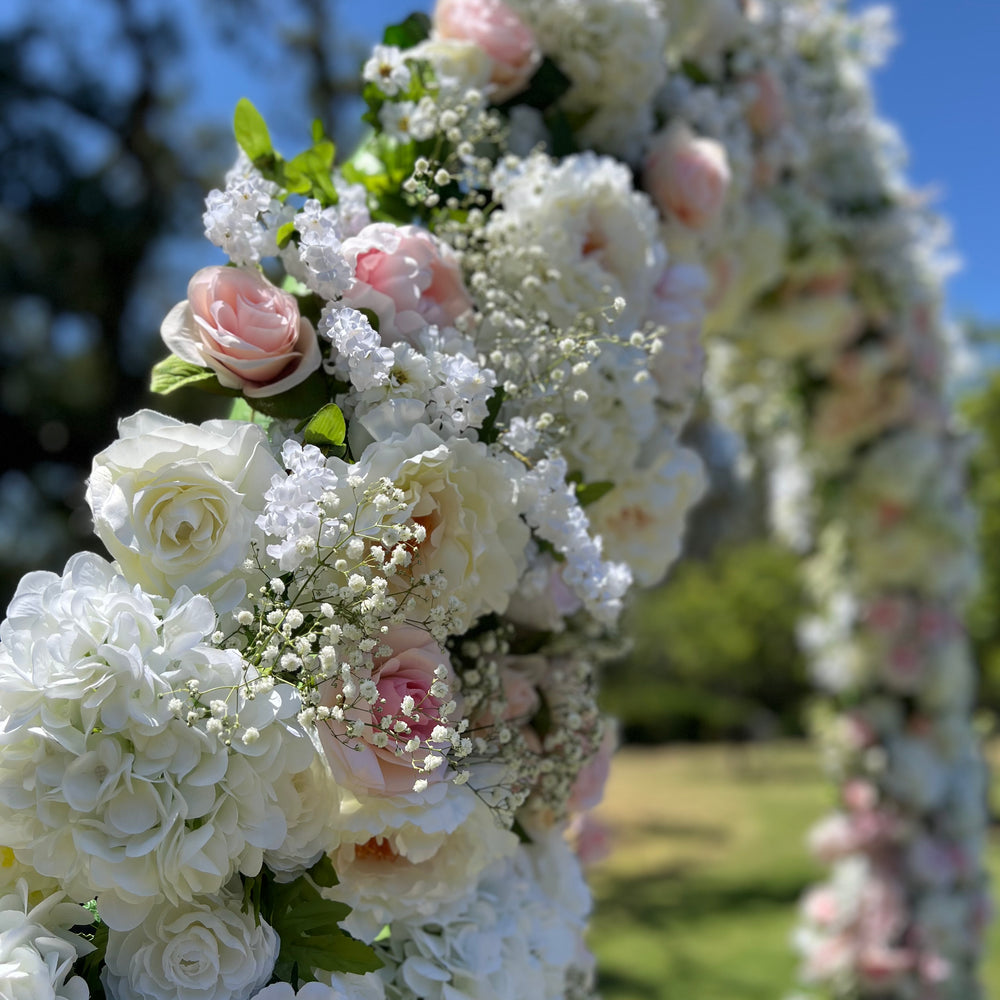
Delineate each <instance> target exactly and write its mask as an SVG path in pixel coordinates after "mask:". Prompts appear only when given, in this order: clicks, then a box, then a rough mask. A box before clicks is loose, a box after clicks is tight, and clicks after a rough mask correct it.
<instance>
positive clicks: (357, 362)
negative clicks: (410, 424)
mask: <svg viewBox="0 0 1000 1000" xmlns="http://www.w3.org/2000/svg"><path fill="white" fill-rule="evenodd" d="M319 333H320V334H321V335H322V336H325V337H329V338H330V340H331V341H332V343H333V347H334V353H332V354H331V356H330V358H329V360H328V361H325V362H324V363H323V367H324V368H325V369H326V371H327V372H329V373H330V374H331V375H336V376H337V377H338V378H341V379H343V380H344V381H349V382H350V383H351V384H352V385H353V386H354V388H355V389H356V390H357V391H358V392H364V391H365V390H366V389H374V388H377V387H379V386H388V385H389V379H390V374H391V373H392V369H393V366H394V364H395V363H396V355H395V354H394V353H393V351H392V350H391V349H390V348H388V347H383V346H382V338H381V337H380V336H379V335H378V332H377V331H376V330H375V329H373V327H372V325H371V323H370V322H369V321H368V317H367V316H365V315H364V313H360V312H358V310H357V309H346V308H337V307H328V308H326V309H324V311H323V316H322V318H321V320H320V324H319Z"/></svg>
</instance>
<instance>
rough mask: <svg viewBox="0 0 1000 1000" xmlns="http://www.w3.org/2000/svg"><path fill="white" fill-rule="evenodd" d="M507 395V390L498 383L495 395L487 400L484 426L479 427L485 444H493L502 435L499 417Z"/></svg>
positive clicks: (481, 439)
mask: <svg viewBox="0 0 1000 1000" xmlns="http://www.w3.org/2000/svg"><path fill="white" fill-rule="evenodd" d="M506 396H507V390H506V389H504V387H503V386H502V385H498V386H497V387H496V389H495V390H494V392H493V395H492V396H490V398H489V399H488V400H487V401H486V419H485V420H484V421H483V426H482V427H480V428H479V440H480V441H482V442H483V443H484V444H493V442H494V441H496V439H497V438H498V437H500V428H499V427H498V426H497V418H498V417H499V416H500V407H501V406H503V401H504V399H505V398H506Z"/></svg>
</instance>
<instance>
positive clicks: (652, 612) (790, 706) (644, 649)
mask: <svg viewBox="0 0 1000 1000" xmlns="http://www.w3.org/2000/svg"><path fill="white" fill-rule="evenodd" d="M800 562H801V558H800V556H798V555H796V554H795V553H792V552H790V551H788V550H787V549H785V548H783V547H781V546H780V545H778V544H777V543H776V542H773V541H766V540H761V539H756V540H750V541H741V542H732V543H727V544H725V545H721V546H719V547H718V548H717V549H716V550H715V551H714V552H713V553H712V555H711V556H709V557H708V558H707V559H705V560H698V561H696V560H687V561H684V562H682V563H681V564H680V565H678V566H677V567H676V568H675V570H674V571H673V574H672V576H671V578H670V580H669V581H668V582H667V583H666V584H665V585H664V586H663V587H661V588H659V589H657V590H655V591H652V592H650V593H648V594H643V595H642V596H641V597H640V598H639V599H638V600H637V601H636V603H635V605H634V607H633V608H632V609H631V611H630V614H629V616H628V620H627V622H626V631H627V632H628V633H630V634H631V635H633V636H634V637H635V640H634V646H633V648H632V650H631V652H630V654H629V656H628V657H627V659H626V660H625V661H624V662H623V663H621V664H620V665H618V666H616V667H615V668H614V670H613V672H611V673H610V674H609V676H608V677H607V679H606V682H605V687H604V697H605V707H606V708H607V709H608V711H610V712H611V713H612V714H614V715H616V716H617V717H618V718H619V719H620V720H621V723H622V730H623V735H624V737H625V738H626V739H627V740H632V741H637V742H663V741H666V740H676V739H682V740H697V739H754V738H763V737H768V736H776V735H779V734H790V733H799V732H801V723H800V711H801V708H802V704H803V702H804V700H805V698H806V697H807V696H808V694H809V692H810V685H809V681H808V677H807V674H806V666H805V661H804V658H803V656H802V654H801V652H800V651H799V649H798V646H797V644H796V639H795V630H796V625H797V623H798V621H799V619H800V618H801V617H802V615H803V614H804V613H805V611H806V606H807V605H806V598H805V595H804V591H803V588H802V585H801V583H800V581H799V567H800Z"/></svg>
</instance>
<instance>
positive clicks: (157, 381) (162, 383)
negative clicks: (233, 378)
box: [149, 354, 239, 396]
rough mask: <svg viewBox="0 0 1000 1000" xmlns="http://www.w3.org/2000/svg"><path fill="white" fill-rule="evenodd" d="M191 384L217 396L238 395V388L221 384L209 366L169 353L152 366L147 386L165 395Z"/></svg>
mask: <svg viewBox="0 0 1000 1000" xmlns="http://www.w3.org/2000/svg"><path fill="white" fill-rule="evenodd" d="M191 386H197V388H199V389H203V390H205V391H206V392H211V393H215V394H216V395H218V396H238V395H239V391H238V390H236V389H227V388H226V387H225V386H223V385H221V384H220V383H219V379H218V376H217V375H216V374H215V372H214V371H212V369H211V368H203V367H202V366H201V365H195V364H192V363H191V362H190V361H184V360H183V359H182V358H179V357H177V355H176V354H171V355H170V357H168V358H164V359H163V360H162V361H158V362H157V363H156V364H155V365H154V366H153V373H152V375H151V376H150V379H149V388H150V390H151V391H152V392H156V393H159V394H160V395H161V396H166V395H169V394H170V393H171V392H176V391H177V390H178V389H183V388H185V387H191Z"/></svg>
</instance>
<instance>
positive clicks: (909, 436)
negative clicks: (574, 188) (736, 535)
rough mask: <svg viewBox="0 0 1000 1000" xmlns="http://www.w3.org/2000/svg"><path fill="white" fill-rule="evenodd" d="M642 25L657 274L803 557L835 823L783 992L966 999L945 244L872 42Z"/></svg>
mask: <svg viewBox="0 0 1000 1000" xmlns="http://www.w3.org/2000/svg"><path fill="white" fill-rule="evenodd" d="M663 6H664V9H665V13H666V14H667V16H668V17H670V23H671V27H672V38H671V58H672V59H673V60H674V61H675V64H676V65H678V66H681V67H684V66H686V67H688V70H687V72H684V73H681V74H678V75H676V76H672V77H671V78H670V79H669V80H668V81H667V83H666V84H665V86H664V88H663V90H662V91H661V94H660V95H659V97H658V100H657V108H658V111H659V113H661V114H662V115H663V116H664V120H663V123H662V125H663V132H662V138H661V139H660V140H659V141H658V143H657V144H656V145H654V146H652V147H651V148H650V151H649V153H648V155H647V158H646V161H645V165H644V166H645V170H644V174H643V182H644V184H645V186H646V188H647V190H649V191H650V193H651V195H652V197H653V199H654V201H655V202H656V204H657V205H658V207H659V208H660V209H661V212H662V213H663V216H664V225H663V231H662V238H663V240H664V242H665V244H666V246H667V247H668V249H669V250H670V251H671V252H672V253H673V255H674V257H675V258H678V257H679V258H680V259H681V260H686V259H687V258H688V256H689V255H690V256H692V257H693V258H694V259H695V260H696V261H697V260H698V259H699V256H700V259H701V260H702V261H703V262H704V264H705V267H706V270H707V272H708V274H709V276H710V281H711V286H710V289H709V294H708V300H707V305H708V315H707V318H706V324H705V325H706V329H707V330H708V331H709V333H710V335H711V337H710V340H709V344H708V349H709V354H710V358H711V362H710V363H711V366H712V370H713V372H714V373H715V376H714V378H713V380H712V381H713V389H714V390H715V392H716V393H717V394H718V395H719V396H720V397H722V399H721V400H720V408H721V409H725V410H726V411H727V412H728V413H729V415H730V416H731V417H732V418H733V419H735V420H736V421H737V422H738V423H739V424H741V429H743V430H744V431H746V432H747V433H748V436H750V437H753V438H755V439H757V440H761V439H763V440H764V441H765V442H767V441H770V442H771V444H770V445H766V446H765V447H768V448H770V451H771V455H772V458H773V457H774V456H777V459H778V462H777V465H778V468H777V471H776V473H775V475H774V476H773V477H772V484H771V485H772V489H773V490H774V491H775V493H776V495H775V497H774V498H773V507H774V512H773V518H774V520H775V521H776V522H777V523H779V525H780V526H781V527H782V528H783V530H784V531H785V533H786V534H788V535H789V536H790V537H791V538H792V539H793V540H794V542H795V544H796V546H797V547H798V548H800V549H802V550H804V551H806V550H808V548H809V547H810V535H811V534H814V537H815V539H816V544H815V546H814V548H815V553H816V554H815V557H814V559H813V560H812V565H811V567H810V568H809V571H808V580H809V583H810V585H811V588H812V590H813V593H814V596H815V598H816V600H817V602H818V604H819V612H818V614H817V615H816V616H815V617H814V618H813V619H812V620H811V621H809V622H807V623H805V624H804V626H803V628H802V638H803V640H804V643H805V646H806V648H807V650H808V651H809V652H810V654H811V655H812V657H813V662H814V672H815V675H816V679H817V682H818V683H819V685H820V686H821V687H822V688H824V689H825V690H826V691H828V692H830V693H831V696H832V697H833V698H835V699H836V701H835V704H837V705H840V706H842V714H841V715H839V716H838V715H831V716H830V717H829V719H828V720H827V722H826V723H825V724H824V729H825V730H826V740H825V743H826V748H827V757H828V760H829V762H830V765H831V768H832V770H833V773H834V775H835V776H836V778H837V780H838V782H839V783H840V786H841V800H840V810H839V811H838V812H837V813H836V814H835V816H833V817H831V818H830V819H829V820H827V821H824V823H822V824H820V826H819V827H817V829H816V832H815V834H814V838H813V840H814V844H813V846H814V848H815V849H816V851H817V852H818V854H819V855H820V856H821V857H822V858H823V859H824V860H825V861H827V862H829V863H831V864H833V865H834V871H833V875H832V877H831V880H830V881H829V882H828V883H826V884H824V885H823V886H821V887H819V888H817V889H816V890H814V891H812V892H810V893H809V895H808V896H807V897H806V899H805V901H804V903H803V927H802V932H801V934H800V936H799V948H800V951H801V953H802V956H803V963H804V972H805V975H806V978H807V980H808V981H809V982H810V983H811V984H813V985H815V986H817V987H819V988H821V989H822V990H823V991H828V992H832V994H833V995H835V996H837V997H862V998H868V997H879V998H888V997H893V998H895V997H899V998H904V997H905V998H911V997H920V998H922V1000H924V998H927V1000H931V998H933V1000H945V998H955V1000H957V998H959V997H962V998H965V997H974V996H978V995H980V994H979V992H978V986H977V985H976V975H975V965H976V961H977V957H978V955H979V951H980V948H981V941H982V925H983V920H984V917H985V912H986V911H985V906H984V896H983V892H982V889H981V883H982V868H981V864H982V862H981V850H982V841H983V829H984V822H985V817H984V813H983V806H982V802H983V800H984V794H985V793H984V781H983V772H982V765H981V763H980V761H979V757H978V751H977V750H976V746H975V739H974V736H973V731H972V728H971V721H970V713H971V710H972V704H973V697H974V686H975V685H974V674H975V671H974V668H973V664H972V661H971V657H970V651H969V647H968V641H967V639H966V637H965V635H964V632H963V629H962V626H961V624H960V622H961V609H962V604H963V602H964V600H965V599H966V598H967V596H968V595H969V593H970V590H971V588H972V587H973V586H974V585H975V579H976V569H977V567H976V559H975V554H974V548H973V538H974V524H973V515H972V512H971V510H970V508H969V505H968V503H967V501H966V499H965V497H964V475H965V473H964V446H963V443H962V442H961V441H960V440H959V439H958V438H957V437H956V434H955V431H954V429H953V427H952V426H951V425H950V421H949V417H948V407H947V401H946V396H945V389H944V384H943V382H944V370H945V363H944V358H945V356H946V354H947V349H948V343H949V332H948V331H947V329H946V328H945V324H944V321H943V319H942V304H941V282H942V279H943V277H944V276H945V275H946V273H947V270H948V267H949V262H948V259H947V255H946V254H945V253H944V252H943V250H944V248H943V240H942V227H941V226H940V225H939V224H937V223H936V222H935V220H934V219H933V217H932V216H931V214H930V213H929V212H928V210H927V209H926V207H925V205H924V204H923V203H922V202H921V201H920V199H919V198H917V197H915V196H914V195H913V193H912V192H911V191H910V190H909V188H908V185H907V183H906V180H905V177H904V176H903V174H902V164H903V161H904V156H903V154H902V146H901V143H900V140H899V137H898V136H897V135H896V133H895V131H894V130H893V129H892V128H891V127H890V126H888V125H887V124H886V123H885V122H883V121H881V120H880V119H879V118H878V116H877V114H876V112H875V109H874V102H873V99H872V90H871V85H870V82H869V72H870V69H871V67H872V66H873V65H875V64H876V63H877V62H878V61H879V60H880V59H881V58H882V57H883V56H884V53H885V50H886V48H887V47H888V45H889V44H890V42H891V18H890V17H889V16H888V14H887V12H886V11H885V10H884V9H881V8H880V9H878V10H872V11H868V12H865V13H863V14H860V15H853V14H851V13H849V12H848V11H847V9H846V8H845V7H844V5H842V4H837V3H825V2H815V0H808V2H806V0H802V2H799V0H796V2H792V3H786V2H777V0H759V2H755V3H753V4H737V3H735V2H734V0H712V2H710V3H705V4H697V5H696V4H690V3H686V2H684V0H671V2H669V3H665V4H664V5H663ZM692 67H696V71H692V69H691V68H692ZM679 123H680V124H679ZM682 126H683V128H682ZM684 129H687V130H688V134H687V137H686V138H685V133H684ZM699 143H700V148H699V145H698V144H699ZM712 143H714V144H717V145H718V146H719V147H721V149H722V151H723V152H722V155H721V156H720V155H719V153H718V149H715V148H714V147H713V146H712V145H711V144H712ZM713 157H714V159H713ZM722 163H725V165H726V168H727V171H728V174H729V177H728V192H727V194H726V197H725V198H722V197H719V196H717V197H716V200H715V201H714V202H712V201H711V198H710V196H711V195H712V192H713V191H715V190H716V189H717V188H718V183H719V179H720V177H721V176H722V174H721V171H720V164H722ZM713 185H714V186H713ZM712 205H714V209H713V211H714V212H715V213H716V214H715V215H714V220H715V221H714V222H707V223H706V222H705V221H704V220H705V219H711V218H712V216H711V215H706V214H705V212H704V211H702V209H703V208H704V207H705V206H712ZM706 258H707V259H706Z"/></svg>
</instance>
